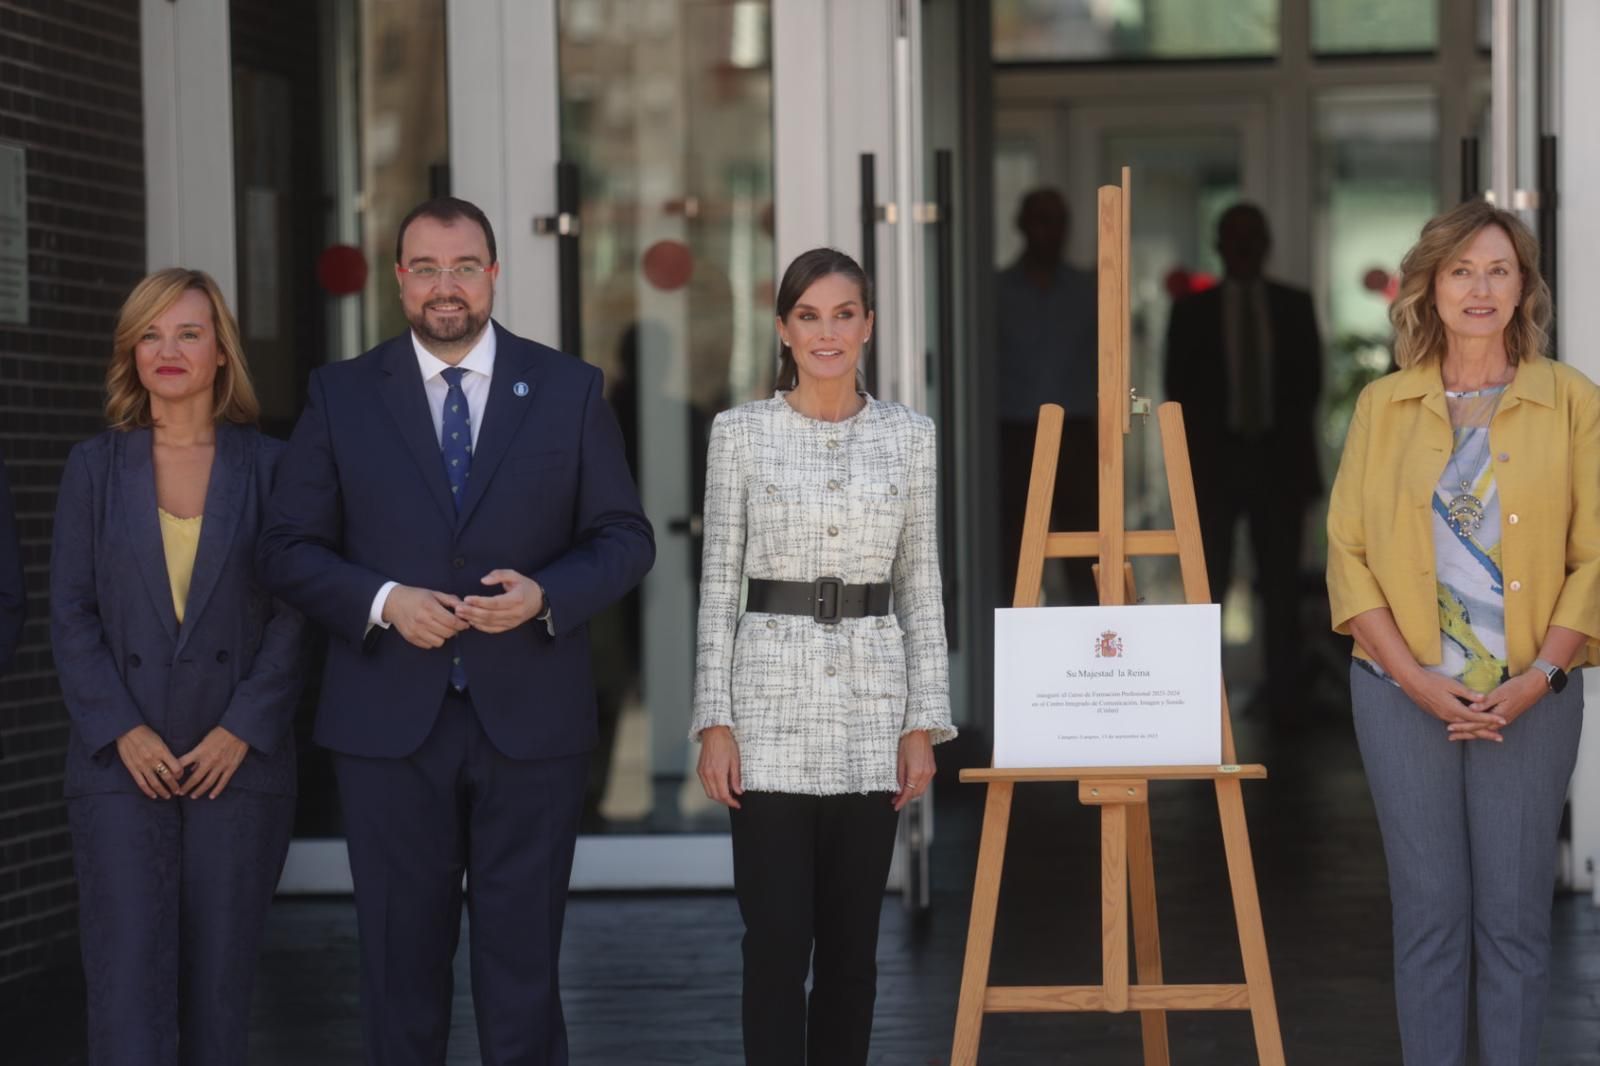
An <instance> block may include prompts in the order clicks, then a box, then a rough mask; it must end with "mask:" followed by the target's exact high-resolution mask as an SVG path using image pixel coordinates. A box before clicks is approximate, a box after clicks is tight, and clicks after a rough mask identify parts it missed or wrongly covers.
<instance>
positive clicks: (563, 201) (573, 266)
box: [533, 160, 583, 359]
mask: <svg viewBox="0 0 1600 1066" xmlns="http://www.w3.org/2000/svg"><path fill="white" fill-rule="evenodd" d="M578 179H579V174H578V164H576V163H571V162H567V161H565V160H563V161H561V162H559V163H557V164H556V213H555V214H553V215H538V216H535V218H534V220H533V232H535V233H537V234H538V235H539V236H541V237H554V238H556V241H557V252H556V255H557V257H558V262H559V269H560V278H561V350H562V351H564V352H566V353H567V354H568V355H573V356H577V357H578V358H579V359H582V358H583V291H582V284H583V262H582V259H581V258H580V257H579V246H578V237H579V235H580V234H581V233H582V232H583V220H582V216H581V213H580V208H581V207H582V203H581V202H580V196H579V188H578Z"/></svg>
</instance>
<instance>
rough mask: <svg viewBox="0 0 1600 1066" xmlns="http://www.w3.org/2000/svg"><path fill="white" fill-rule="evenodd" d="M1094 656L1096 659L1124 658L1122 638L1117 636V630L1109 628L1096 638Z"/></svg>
mask: <svg viewBox="0 0 1600 1066" xmlns="http://www.w3.org/2000/svg"><path fill="white" fill-rule="evenodd" d="M1094 657H1095V658H1096V659H1120V658H1122V638H1121V637H1119V636H1117V631H1116V630H1114V629H1108V630H1106V631H1105V632H1104V633H1101V634H1100V636H1098V637H1096V638H1095V642H1094Z"/></svg>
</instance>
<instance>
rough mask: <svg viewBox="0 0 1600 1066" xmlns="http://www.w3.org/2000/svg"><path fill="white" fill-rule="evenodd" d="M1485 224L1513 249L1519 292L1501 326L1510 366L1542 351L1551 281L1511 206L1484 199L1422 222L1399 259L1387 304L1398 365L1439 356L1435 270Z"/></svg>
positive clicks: (1441, 323)
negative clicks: (1396, 279) (1390, 300)
mask: <svg viewBox="0 0 1600 1066" xmlns="http://www.w3.org/2000/svg"><path fill="white" fill-rule="evenodd" d="M1486 226H1499V227H1500V229H1501V230H1503V231H1504V232H1505V235H1506V236H1507V237H1508V238H1510V240H1511V246H1512V247H1513V248H1515V249H1516V253H1517V266H1518V267H1519V268H1520V269H1521V271H1522V298H1521V299H1520V300H1518V301H1517V310H1516V312H1515V313H1514V314H1513V315H1512V316H1511V321H1510V323H1509V324H1507V326H1506V331H1505V345H1506V358H1507V359H1508V360H1509V361H1510V363H1511V365H1512V366H1516V365H1517V364H1518V363H1519V362H1521V361H1522V360H1524V359H1530V358H1532V357H1534V356H1537V355H1544V354H1545V351H1546V349H1547V348H1548V347H1549V344H1550V287H1549V286H1548V285H1546V284H1545V282H1544V278H1543V276H1541V275H1540V273H1539V242H1538V240H1537V239H1536V238H1535V237H1534V235H1533V234H1532V233H1531V232H1530V231H1529V230H1528V227H1527V226H1525V225H1523V222H1522V220H1521V219H1520V218H1518V217H1517V216H1516V215H1514V214H1512V213H1511V212H1510V211H1503V210H1501V209H1500V208H1498V207H1495V206H1494V205H1493V204H1491V203H1489V202H1487V201H1485V200H1471V201H1468V202H1467V203H1464V204H1462V205H1460V206H1459V207H1454V208H1451V209H1450V210H1449V211H1446V212H1445V213H1444V214H1442V215H1439V216H1437V217H1435V218H1433V219H1432V220H1431V221H1429V222H1428V224H1427V225H1426V226H1423V227H1422V236H1421V237H1420V238H1419V239H1418V240H1417V243H1416V244H1414V245H1412V247H1411V250H1410V251H1409V252H1407V253H1406V257H1405V258H1404V259H1403V260H1401V261H1400V290H1399V292H1398V293H1397V294H1396V296H1395V299H1394V303H1392V304H1390V305H1389V321H1390V322H1392V323H1393V324H1394V333H1395V338H1394V361H1395V365H1397V366H1399V367H1400V368H1401V369H1402V370H1404V369H1407V368H1409V367H1413V366H1416V365H1418V364H1419V363H1425V362H1427V361H1428V360H1429V359H1440V358H1443V357H1444V353H1445V347H1446V344H1447V343H1448V341H1447V338H1446V336H1445V329H1444V321H1443V320H1442V319H1441V318H1440V317H1439V309H1438V307H1436V306H1435V303H1434V292H1433V283H1434V279H1435V278H1436V277H1437V276H1438V274H1439V271H1440V270H1442V269H1444V267H1446V266H1447V265H1449V264H1450V263H1453V262H1455V260H1457V259H1458V258H1460V257H1461V254H1462V252H1464V251H1465V250H1466V248H1467V245H1469V244H1471V243H1472V240H1473V238H1474V237H1476V236H1477V235H1478V233H1479V232H1480V231H1481V230H1482V229H1483V228H1484V227H1486Z"/></svg>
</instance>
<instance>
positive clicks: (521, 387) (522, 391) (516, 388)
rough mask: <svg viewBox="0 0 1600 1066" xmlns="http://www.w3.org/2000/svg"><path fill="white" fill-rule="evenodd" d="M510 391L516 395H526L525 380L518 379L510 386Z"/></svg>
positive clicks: (526, 386) (526, 384)
mask: <svg viewBox="0 0 1600 1066" xmlns="http://www.w3.org/2000/svg"><path fill="white" fill-rule="evenodd" d="M511 391H512V392H513V393H515V394H516V395H518V396H526V395H528V383H527V382H526V381H519V382H517V383H516V384H515V385H513V386H511Z"/></svg>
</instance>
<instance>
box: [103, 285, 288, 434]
mask: <svg viewBox="0 0 1600 1066" xmlns="http://www.w3.org/2000/svg"><path fill="white" fill-rule="evenodd" d="M186 292H199V293H204V294H205V297H206V300H207V301H208V302H209V303H210V304H211V324H212V328H213V329H214V330H215V331H216V337H217V351H218V352H219V353H221V355H222V365H221V366H219V367H217V377H216V380H215V381H214V382H213V383H212V386H211V416H212V418H214V419H216V420H217V421H228V422H238V423H241V424H243V425H252V426H253V425H255V424H256V423H257V422H258V421H259V420H260V418H261V401H260V400H258V399H256V389H255V386H254V385H253V384H251V382H250V367H249V365H248V364H247V363H246V362H245V359H244V346H243V345H242V344H241V343H240V342H239V324H238V322H237V321H235V320H234V317H233V312H231V311H229V310H228V302H227V301H226V300H224V299H223V298H222V290H221V289H219V288H217V283H216V282H215V281H214V280H212V277H211V275H210V274H207V273H206V272H205V271H203V270H185V269H183V268H182V267H169V268H167V269H166V270H158V271H156V272H155V273H154V274H151V275H150V276H149V277H147V278H145V279H144V280H143V281H141V282H139V284H137V285H135V286H134V287H133V291H132V292H130V293H129V294H128V298H127V299H126V300H124V301H123V302H122V310H121V311H119V312H118V313H117V331H116V334H115V337H114V339H113V340H112V343H111V365H110V366H108V367H107V368H106V422H107V423H108V424H109V425H110V426H111V428H112V429H139V428H142V427H145V426H149V425H152V424H153V423H154V419H153V418H152V417H151V414H150V393H149V392H148V391H147V390H146V389H145V387H144V383H143V382H142V381H140V380H139V366H138V362H137V360H136V359H135V356H134V349H135V348H136V347H137V346H138V344H139V338H140V337H142V336H144V331H145V330H146V329H148V328H149V326H150V323H152V322H154V321H155V320H156V319H157V318H159V317H161V315H162V314H164V313H165V312H166V310H167V309H168V308H169V307H171V306H172V305H173V304H175V303H177V302H178V300H179V299H180V298H181V297H182V296H183V294H184V293H186Z"/></svg>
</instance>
